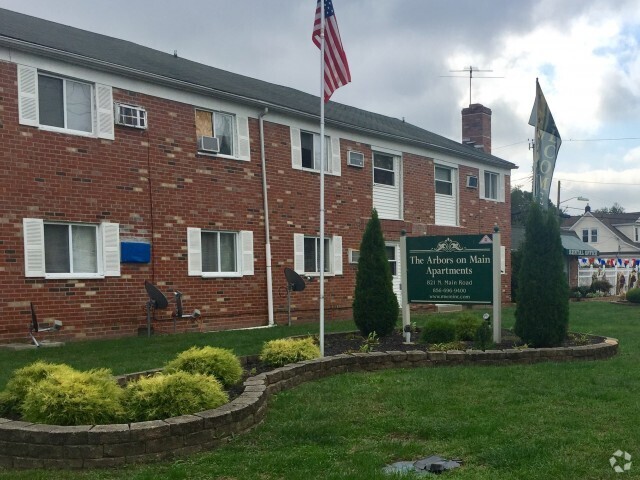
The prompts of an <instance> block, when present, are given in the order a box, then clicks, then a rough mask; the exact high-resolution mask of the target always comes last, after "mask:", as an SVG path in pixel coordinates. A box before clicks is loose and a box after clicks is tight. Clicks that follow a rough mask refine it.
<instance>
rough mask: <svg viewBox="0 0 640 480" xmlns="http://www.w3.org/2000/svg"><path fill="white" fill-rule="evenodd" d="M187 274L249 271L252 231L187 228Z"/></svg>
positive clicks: (232, 274) (229, 274)
mask: <svg viewBox="0 0 640 480" xmlns="http://www.w3.org/2000/svg"><path fill="white" fill-rule="evenodd" d="M187 251H188V257H189V258H188V263H189V267H188V268H189V275H192V276H202V277H240V276H242V275H253V232H251V231H246V230H242V231H239V232H231V231H212V230H202V229H200V228H188V229H187Z"/></svg>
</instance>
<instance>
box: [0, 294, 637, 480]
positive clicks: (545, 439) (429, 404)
mask: <svg viewBox="0 0 640 480" xmlns="http://www.w3.org/2000/svg"><path fill="white" fill-rule="evenodd" d="M417 320H418V324H421V323H423V321H424V317H419V318H418V319H417ZM504 323H505V325H510V324H512V323H513V310H512V309H506V310H505V318H504ZM570 325H571V329H572V330H574V331H580V332H588V333H594V334H598V335H605V336H611V337H616V338H619V339H620V341H621V346H620V353H619V355H618V356H617V357H615V358H613V359H610V360H607V361H599V362H574V363H563V364H555V363H545V364H535V365H518V366H505V367H466V366H459V367H449V368H423V369H415V370H390V371H383V372H373V373H357V374H344V375H339V376H335V377H331V378H327V379H323V380H320V381H317V382H311V383H307V384H304V385H302V386H300V387H298V388H295V389H293V390H290V391H286V392H282V393H280V394H278V395H277V396H276V397H274V398H272V400H271V401H270V405H269V411H268V413H267V417H266V420H265V421H264V423H263V424H261V425H260V426H259V427H258V428H256V429H255V430H253V431H252V432H250V433H248V434H245V435H240V436H238V437H237V438H235V439H234V440H233V441H232V442H231V443H229V444H228V445H225V446H223V447H221V448H219V449H217V450H215V451H212V452H207V453H205V454H200V455H197V456H193V457H189V458H185V459H181V460H177V461H175V462H172V463H164V464H155V465H145V466H138V467H132V468H127V469H121V470H112V471H109V470H103V471H91V472H45V471H29V472H7V471H4V472H3V471H0V478H3V479H4V478H7V479H58V478H59V479H62V478H64V479H92V480H93V479H116V478H124V477H126V478H130V479H134V480H147V479H148V480H151V479H158V478H166V479H196V478H197V479H220V480H222V479H225V480H231V479H234V480H243V479H247V480H249V479H251V480H253V479H262V480H270V479H281V478H283V479H287V480H289V479H291V480H296V479H308V478H313V479H367V480H369V479H382V478H389V477H386V476H384V475H383V474H382V473H381V468H382V467H383V466H384V465H385V464H388V463H392V462H394V461H399V460H413V459H418V458H422V457H426V456H428V455H432V454H437V455H441V456H444V457H449V458H451V457H460V458H462V459H463V460H464V461H465V465H464V466H463V467H462V468H460V469H457V470H454V471H451V472H447V473H446V474H444V476H443V478H445V477H446V478H452V479H474V480H476V479H480V480H482V479H523V478H526V479H548V478H562V479H580V480H584V479H593V480H596V479H597V480H600V479H606V478H617V476H616V474H615V472H614V471H613V469H612V468H611V467H610V466H609V457H611V455H612V453H613V452H614V451H616V450H618V449H621V450H624V451H627V452H629V453H631V454H632V455H633V457H634V458H633V460H636V461H637V458H639V457H640V436H638V434H637V431H638V425H639V423H640V422H639V420H640V413H639V412H640V369H638V365H639V364H640V329H639V328H638V327H639V326H640V310H639V309H637V308H632V307H625V306H617V305H611V304H607V303H591V302H579V303H572V304H571V322H570ZM299 328H303V329H304V327H299ZM307 328H309V327H308V326H307ZM336 328H351V327H350V325H349V324H348V323H345V324H343V325H337V326H336ZM279 330H280V328H278V329H271V330H266V331H265V330H262V331H261V330H255V331H251V332H237V333H244V336H245V337H252V338H253V340H251V341H253V342H259V341H261V338H258V337H261V336H262V335H266V334H267V333H265V332H276V331H279ZM282 330H283V331H285V332H288V331H289V330H287V329H286V328H282ZM229 333H232V332H229ZM233 333H236V332H233ZM303 333H305V332H303ZM269 334H270V335H272V334H273V333H269ZM220 335H221V334H215V335H214V336H212V337H210V338H211V339H213V338H216V339H217V338H218V337H219V336H220ZM254 335H255V337H254ZM170 338H171V337H168V339H167V340H164V338H159V339H157V340H155V339H153V340H154V341H159V342H163V341H164V342H167V343H166V344H164V345H163V347H164V348H158V350H157V351H156V350H150V351H148V352H147V355H154V354H155V353H154V352H156V353H157V352H158V351H159V352H162V353H163V354H164V353H165V352H164V350H165V349H167V348H168V344H169V343H171V342H169V339H170ZM194 338H198V337H194ZM144 340H145V341H146V339H144ZM128 341H133V340H127V341H121V342H123V343H125V344H126V342H128ZM220 341H222V339H221V340H220ZM225 341H226V340H225ZM229 341H230V340H229ZM233 341H234V342H240V340H233ZM251 341H249V340H246V344H243V347H242V348H246V352H247V353H249V351H250V350H251V348H252V347H250V346H249V343H251ZM187 343H188V342H187ZM113 345H118V343H115V344H113ZM135 345H138V346H142V345H144V342H140V343H139V344H135ZM69 347H73V345H68V346H67V347H65V348H64V349H63V350H62V351H64V350H67V349H68V348H69ZM78 348H79V347H78ZM180 348H182V347H180ZM238 348H240V346H239V345H238ZM255 348H259V347H255ZM38 354H40V353H39V352H38ZM101 355H103V356H104V357H105V358H106V357H107V352H106V351H105V352H104V353H102V354H101ZM156 360H157V359H156ZM114 361H115V360H114ZM120 361H121V360H118V362H120ZM103 366H104V365H103ZM112 368H113V367H112ZM623 475H624V478H640V465H639V466H635V465H633V467H632V468H631V470H630V471H629V472H627V473H625V474H623ZM396 478H403V477H396ZM404 478H411V477H404Z"/></svg>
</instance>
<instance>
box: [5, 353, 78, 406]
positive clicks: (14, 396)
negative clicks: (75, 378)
mask: <svg viewBox="0 0 640 480" xmlns="http://www.w3.org/2000/svg"><path fill="white" fill-rule="evenodd" d="M69 372H73V368H71V367H70V366H69V365H65V364H61V363H47V362H43V361H40V360H38V361H37V362H34V363H31V364H29V365H27V366H25V367H22V368H19V369H17V370H15V371H14V372H13V374H12V375H11V378H10V379H9V381H8V382H7V386H6V388H5V390H4V391H3V392H2V393H0V415H2V416H19V415H21V414H22V408H21V407H22V402H23V401H24V398H25V397H26V395H27V392H28V391H29V390H30V389H31V388H32V387H33V386H34V385H35V384H37V383H38V382H40V381H41V380H44V379H46V378H48V377H50V376H51V375H53V374H54V373H60V374H61V375H64V374H65V373H69Z"/></svg>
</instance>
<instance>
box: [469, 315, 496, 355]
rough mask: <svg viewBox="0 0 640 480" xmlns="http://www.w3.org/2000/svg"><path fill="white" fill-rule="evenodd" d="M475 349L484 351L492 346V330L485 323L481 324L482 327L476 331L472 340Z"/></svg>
mask: <svg viewBox="0 0 640 480" xmlns="http://www.w3.org/2000/svg"><path fill="white" fill-rule="evenodd" d="M473 341H474V345H475V347H476V348H478V349H480V350H482V351H484V350H486V349H487V348H489V347H491V346H492V345H493V330H492V328H491V325H489V323H487V322H482V325H480V327H479V328H478V330H476V335H475V338H474V339H473Z"/></svg>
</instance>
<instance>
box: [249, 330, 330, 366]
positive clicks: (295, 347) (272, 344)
mask: <svg viewBox="0 0 640 480" xmlns="http://www.w3.org/2000/svg"><path fill="white" fill-rule="evenodd" d="M319 356H320V348H318V346H317V345H316V344H315V343H314V341H313V338H311V337H307V338H280V339H277V340H270V341H268V342H266V343H265V344H264V346H263V347H262V352H260V360H261V361H262V362H265V363H266V364H268V365H270V366H272V367H281V366H283V365H286V364H288V363H294V362H299V361H300V360H311V359H313V358H318V357H319Z"/></svg>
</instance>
